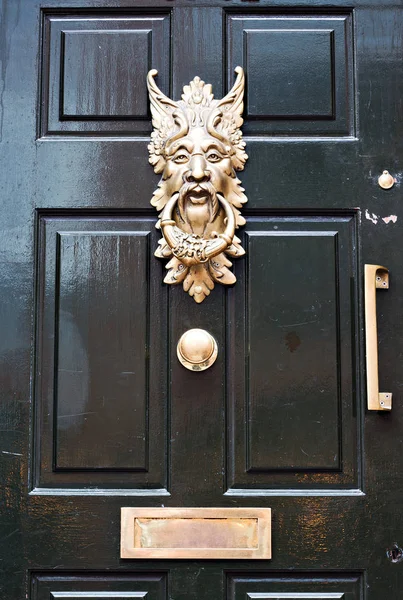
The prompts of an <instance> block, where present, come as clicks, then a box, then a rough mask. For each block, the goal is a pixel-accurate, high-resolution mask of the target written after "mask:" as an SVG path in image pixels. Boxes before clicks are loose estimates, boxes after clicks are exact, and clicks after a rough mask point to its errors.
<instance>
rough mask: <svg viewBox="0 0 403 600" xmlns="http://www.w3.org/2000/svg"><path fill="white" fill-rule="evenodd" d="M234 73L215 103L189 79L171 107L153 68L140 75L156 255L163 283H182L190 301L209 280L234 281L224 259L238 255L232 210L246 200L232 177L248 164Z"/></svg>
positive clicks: (207, 89) (240, 81)
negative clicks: (147, 115)
mask: <svg viewBox="0 0 403 600" xmlns="http://www.w3.org/2000/svg"><path fill="white" fill-rule="evenodd" d="M235 71H236V73H237V78H236V81H235V84H234V86H233V88H232V90H231V91H230V92H229V93H228V94H227V95H226V96H225V97H224V98H222V99H221V100H215V99H214V95H213V93H212V87H211V85H210V84H205V83H204V81H202V80H201V79H200V78H199V77H195V78H194V79H193V81H191V82H190V84H189V85H186V86H185V87H184V88H183V94H182V100H179V101H177V102H175V101H173V100H171V99H170V98H168V97H167V96H165V95H164V94H163V93H162V92H161V91H160V90H159V89H158V87H157V85H156V83H155V81H154V77H155V76H156V75H157V71H156V70H152V71H150V72H149V73H148V77H147V83H148V91H149V95H150V103H151V114H152V124H153V127H154V131H153V132H152V134H151V143H150V144H149V146H148V149H149V152H150V163H151V164H152V165H153V167H154V171H155V172H156V173H162V177H161V180H160V182H159V184H158V188H157V189H156V190H155V192H154V195H153V197H152V200H151V204H152V205H153V206H155V207H156V209H157V210H158V211H161V212H160V214H159V220H158V223H157V227H158V228H161V232H162V235H163V237H162V238H161V239H160V241H159V247H158V249H157V250H156V252H155V255H156V256H158V257H160V258H169V259H170V260H169V262H168V263H167V266H166V268H167V269H168V273H167V275H166V277H165V279H164V281H165V283H169V284H178V283H183V289H184V290H185V291H186V292H188V293H189V295H190V296H192V297H193V298H194V299H195V300H196V302H203V300H204V298H205V297H206V296H208V295H209V294H210V291H211V290H212V289H213V288H214V282H217V283H222V284H224V285H230V284H232V283H235V281H236V277H235V275H234V274H233V273H232V272H231V271H230V270H229V267H231V266H232V263H231V262H230V260H229V259H228V256H230V257H237V256H242V255H243V254H245V251H244V249H243V248H242V246H241V244H240V240H239V238H238V237H237V236H236V235H235V230H236V229H237V228H238V227H239V226H240V225H244V224H245V219H244V218H243V216H242V215H241V213H240V211H239V209H240V208H241V207H242V205H243V204H244V203H245V202H246V201H247V198H246V196H245V194H244V190H243V188H242V187H241V182H240V180H239V179H238V178H237V176H236V171H242V169H243V168H244V164H245V162H246V160H247V158H248V157H247V154H246V153H245V151H244V148H245V142H244V141H243V140H242V133H241V131H240V127H241V125H242V123H243V119H242V111H243V93H244V85H245V78H244V72H243V69H241V67H237V68H236V69H235Z"/></svg>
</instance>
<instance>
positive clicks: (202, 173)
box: [186, 154, 210, 183]
mask: <svg viewBox="0 0 403 600" xmlns="http://www.w3.org/2000/svg"><path fill="white" fill-rule="evenodd" d="M206 166H207V164H206V161H205V159H204V157H203V156H201V155H199V154H198V155H196V156H193V158H192V160H191V162H190V169H189V171H188V172H187V173H186V180H187V181H188V182H190V183H202V182H204V181H209V180H210V172H209V171H208V170H207V169H206Z"/></svg>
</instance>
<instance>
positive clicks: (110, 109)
mask: <svg viewBox="0 0 403 600" xmlns="http://www.w3.org/2000/svg"><path fill="white" fill-rule="evenodd" d="M170 43H171V42H170V12H169V11H166V12H163V13H161V14H159V13H155V14H150V13H146V12H138V11H137V12H136V13H135V14H132V15H130V13H129V14H128V13H127V12H125V13H124V14H119V13H115V14H114V15H105V14H103V13H102V12H100V13H99V14H97V15H95V14H94V13H91V15H84V14H81V13H79V14H77V13H75V12H74V11H72V12H70V13H69V14H66V13H65V12H63V14H58V13H57V12H50V11H49V12H48V11H44V12H43V47H42V61H41V70H42V88H41V96H42V98H41V104H40V105H41V113H40V123H39V133H38V134H39V136H41V137H49V136H50V137H52V136H60V135H69V136H72V135H73V136H78V137H80V136H96V135H102V136H103V137H104V136H111V137H114V136H117V135H119V136H128V137H136V136H142V135H149V134H150V132H151V123H150V113H149V108H148V98H147V85H146V76H147V72H148V71H149V69H151V68H155V69H157V70H158V85H159V87H160V88H161V89H162V90H164V91H165V92H167V93H168V92H169V80H170V52H171V50H170Z"/></svg>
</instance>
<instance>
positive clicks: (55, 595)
mask: <svg viewBox="0 0 403 600" xmlns="http://www.w3.org/2000/svg"><path fill="white" fill-rule="evenodd" d="M50 597H51V598H52V599H53V600H61V599H63V600H97V599H98V598H103V599H104V600H105V599H108V598H116V600H120V599H122V600H123V598H147V592H94V593H92V592H51V593H50Z"/></svg>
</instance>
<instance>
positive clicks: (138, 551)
mask: <svg viewBox="0 0 403 600" xmlns="http://www.w3.org/2000/svg"><path fill="white" fill-rule="evenodd" d="M121 517H122V520H121V552H120V556H121V558H216V559H217V558H237V559H239V558H245V559H253V558H260V559H268V558H271V509H270V508H129V507H124V508H122V509H121Z"/></svg>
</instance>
